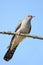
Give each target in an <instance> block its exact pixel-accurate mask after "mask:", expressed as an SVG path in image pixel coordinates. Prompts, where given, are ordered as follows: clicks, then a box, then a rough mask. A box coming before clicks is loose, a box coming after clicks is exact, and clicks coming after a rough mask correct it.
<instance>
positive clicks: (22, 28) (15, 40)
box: [4, 15, 34, 61]
mask: <svg viewBox="0 0 43 65" xmlns="http://www.w3.org/2000/svg"><path fill="white" fill-rule="evenodd" d="M33 17H34V16H32V15H28V16H26V17H24V19H23V20H22V21H21V22H20V23H19V24H18V26H17V27H16V29H15V32H17V33H18V34H20V33H23V34H25V33H26V34H28V33H30V30H31V19H32V18H33ZM24 38H25V37H24V36H19V35H13V37H12V39H11V42H10V46H9V48H8V50H7V52H6V54H5V56H4V60H6V61H9V60H10V59H11V58H12V57H13V54H14V52H15V50H16V48H17V46H18V44H19V43H20V42H21V41H22V40H23V39H24Z"/></svg>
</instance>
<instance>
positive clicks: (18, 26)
mask: <svg viewBox="0 0 43 65" xmlns="http://www.w3.org/2000/svg"><path fill="white" fill-rule="evenodd" d="M21 23H22V21H21V20H20V22H19V23H18V25H17V27H16V29H15V32H16V31H17V30H18V29H19V28H20V26H21ZM14 38H15V35H13V37H12V39H11V42H10V45H9V46H8V47H7V48H10V47H11V45H12V41H13V39H14Z"/></svg>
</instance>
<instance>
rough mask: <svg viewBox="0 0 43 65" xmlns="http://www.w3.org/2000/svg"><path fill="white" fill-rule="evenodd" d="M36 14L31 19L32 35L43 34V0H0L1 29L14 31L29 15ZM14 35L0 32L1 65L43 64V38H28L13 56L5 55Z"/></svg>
mask: <svg viewBox="0 0 43 65" xmlns="http://www.w3.org/2000/svg"><path fill="white" fill-rule="evenodd" d="M30 14H31V15H33V16H36V17H35V18H34V19H32V21H31V25H32V29H31V33H30V34H31V35H38V36H43V0H0V31H14V30H15V28H16V25H17V24H18V22H19V21H20V20H22V19H23V18H24V17H25V16H27V15H30ZM11 38H12V36H11V35H4V34H0V65H12V64H13V65H43V40H38V39H32V38H26V39H24V40H23V41H22V42H21V43H20V44H19V46H18V47H17V49H16V52H15V54H14V56H13V58H12V59H11V60H10V61H9V62H6V61H5V60H4V59H3V57H4V54H5V53H6V51H7V46H8V45H9V44H10V41H11Z"/></svg>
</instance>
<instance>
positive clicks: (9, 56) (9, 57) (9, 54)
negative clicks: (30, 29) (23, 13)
mask: <svg viewBox="0 0 43 65" xmlns="http://www.w3.org/2000/svg"><path fill="white" fill-rule="evenodd" d="M21 23H22V22H20V23H19V24H18V26H17V27H16V29H15V32H16V31H17V30H18V29H19V28H20V26H21ZM15 36H16V35H13V37H12V39H11V42H10V45H9V48H8V51H7V52H6V54H5V56H4V60H6V61H9V60H10V59H11V58H12V56H13V54H14V52H15V50H16V47H17V46H18V44H17V45H16V46H15V48H13V49H12V50H11V47H12V44H13V42H14V41H13V40H14V39H15Z"/></svg>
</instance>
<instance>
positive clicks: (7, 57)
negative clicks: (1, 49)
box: [4, 47, 16, 61]
mask: <svg viewBox="0 0 43 65" xmlns="http://www.w3.org/2000/svg"><path fill="white" fill-rule="evenodd" d="M15 50H16V47H15V48H14V49H12V50H11V49H10V48H9V49H8V51H7V52H6V54H5V56H4V60H6V61H9V60H10V59H11V58H12V57H13V54H14V52H15Z"/></svg>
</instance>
